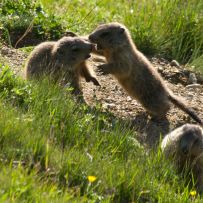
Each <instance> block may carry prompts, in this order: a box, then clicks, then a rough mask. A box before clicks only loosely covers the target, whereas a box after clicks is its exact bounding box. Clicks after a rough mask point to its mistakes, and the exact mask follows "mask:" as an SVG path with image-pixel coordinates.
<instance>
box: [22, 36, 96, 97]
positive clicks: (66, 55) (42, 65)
mask: <svg viewBox="0 0 203 203" xmlns="http://www.w3.org/2000/svg"><path fill="white" fill-rule="evenodd" d="M93 47H94V46H93V45H92V44H91V43H90V42H87V41H86V40H84V39H82V38H80V37H63V38H61V39H60V40H58V41H56V42H54V41H52V42H43V43H41V44H39V45H38V46H36V47H35V49H34V50H33V51H32V52H31V54H30V56H29V58H28V61H27V64H26V67H25V77H26V79H30V78H37V79H38V78H39V77H41V76H43V75H46V76H51V78H52V79H54V80H55V81H63V83H64V82H65V83H70V85H71V86H72V87H73V88H74V91H73V92H74V93H75V94H81V87H80V77H84V78H85V80H86V82H90V81H92V82H93V83H94V84H95V85H99V82H98V81H97V79H96V78H95V77H94V76H93V74H92V72H91V71H90V69H89V68H88V66H87V62H86V61H85V60H86V59H87V58H89V57H90V52H91V51H92V49H93Z"/></svg>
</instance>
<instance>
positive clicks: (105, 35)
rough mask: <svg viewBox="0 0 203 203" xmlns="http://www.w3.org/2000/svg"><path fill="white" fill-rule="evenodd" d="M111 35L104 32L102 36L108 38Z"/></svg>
mask: <svg viewBox="0 0 203 203" xmlns="http://www.w3.org/2000/svg"><path fill="white" fill-rule="evenodd" d="M109 34H110V33H109V32H103V33H102V34H101V37H107V36H108V35H109Z"/></svg>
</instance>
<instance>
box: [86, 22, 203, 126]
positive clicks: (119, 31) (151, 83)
mask: <svg viewBox="0 0 203 203" xmlns="http://www.w3.org/2000/svg"><path fill="white" fill-rule="evenodd" d="M89 40H90V41H91V42H93V43H95V44H97V49H98V50H102V51H103V53H104V56H105V57H106V60H107V64H103V65H100V66H99V67H98V69H99V71H100V72H101V73H102V74H104V75H105V74H112V75H114V76H115V77H116V78H117V80H118V81H119V83H120V84H121V85H122V86H123V88H124V89H125V90H126V91H127V92H128V93H129V95H131V96H132V97H134V98H136V99H137V100H138V101H139V102H140V103H141V104H142V105H143V106H144V107H145V108H146V110H147V111H148V112H149V114H150V115H151V116H152V117H155V118H158V119H162V118H165V116H166V113H167V112H168V110H169V108H170V103H171V102H172V103H173V104H175V105H176V106H177V107H179V108H180V109H182V110H183V111H185V112H186V113H188V114H189V115H190V116H191V117H192V118H193V119H194V120H196V121H197V122H198V123H200V124H203V121H202V120H201V119H200V118H199V117H198V116H197V115H196V114H195V113H194V112H193V111H192V109H190V108H188V107H187V106H186V105H185V104H184V103H183V102H181V101H180V98H177V97H176V96H175V95H174V94H172V92H171V91H170V90H169V89H168V88H167V87H166V85H165V83H164V81H163V79H162V78H161V76H160V75H159V74H158V72H157V71H156V69H155V68H154V67H153V66H152V64H151V63H150V62H149V61H148V59H147V58H146V57H145V56H144V55H143V54H142V53H141V52H140V51H138V50H137V49H136V46H135V45H134V43H133V41H132V39H131V36H130V34H129V31H128V30H127V28H126V27H125V26H123V25H121V24H119V23H109V24H104V25H100V26H98V27H97V29H96V30H95V31H94V32H93V33H91V34H90V35H89Z"/></svg>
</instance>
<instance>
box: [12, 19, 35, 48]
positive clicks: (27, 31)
mask: <svg viewBox="0 0 203 203" xmlns="http://www.w3.org/2000/svg"><path fill="white" fill-rule="evenodd" d="M33 24H34V19H33V20H32V21H31V23H30V25H29V26H28V28H27V30H26V31H25V32H24V34H23V35H22V36H21V37H20V39H18V41H17V42H16V44H15V46H14V47H15V48H16V47H17V45H18V43H19V42H20V41H21V40H22V39H23V38H24V37H25V36H26V35H27V34H28V33H29V32H30V31H31V30H32V28H33Z"/></svg>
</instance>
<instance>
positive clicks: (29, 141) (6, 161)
mask: <svg viewBox="0 0 203 203" xmlns="http://www.w3.org/2000/svg"><path fill="white" fill-rule="evenodd" d="M2 68H3V67H2ZM14 89H15V91H14ZM22 89H23V90H24V91H23V92H22V91H21V90H22ZM17 90H19V91H17ZM19 92H20V98H21V99H20V100H18V99H15V98H19ZM0 98H1V99H0V112H1V114H0V145H1V147H0V160H1V162H0V167H1V171H0V179H1V183H2V184H1V186H0V191H1V196H0V200H1V201H2V202H6V201H13V202H50V201H52V202H53V201H56V202H100V201H101V202H137V201H138V202H146V201H149V202H186V201H188V202H190V201H193V202H198V201H199V197H198V196H197V197H193V198H192V197H190V195H189V189H188V187H187V185H186V184H185V182H184V181H183V179H181V178H180V177H178V176H177V175H176V174H175V170H174V169H173V167H172V166H171V165H170V164H169V163H168V162H167V161H166V160H164V157H163V156H162V154H161V153H160V151H159V150H158V151H154V152H153V151H151V152H150V153H149V151H148V150H144V149H143V147H141V146H140V144H139V143H138V142H137V141H136V134H135V132H133V131H132V130H130V129H129V128H128V127H127V123H123V122H121V121H118V120H117V119H115V118H113V117H111V115H109V114H106V113H102V112H100V111H99V109H90V108H89V107H87V106H86V105H78V104H76V102H75V101H74V100H73V99H72V97H71V95H70V90H69V89H67V88H64V89H62V88H60V87H59V86H57V85H53V84H52V83H50V81H48V80H44V81H42V82H39V83H28V82H26V81H22V79H20V78H18V77H16V76H15V75H14V74H12V72H11V71H9V69H8V68H3V70H2V71H1V73H0ZM88 176H95V177H96V180H95V181H92V182H91V181H90V180H88Z"/></svg>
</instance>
